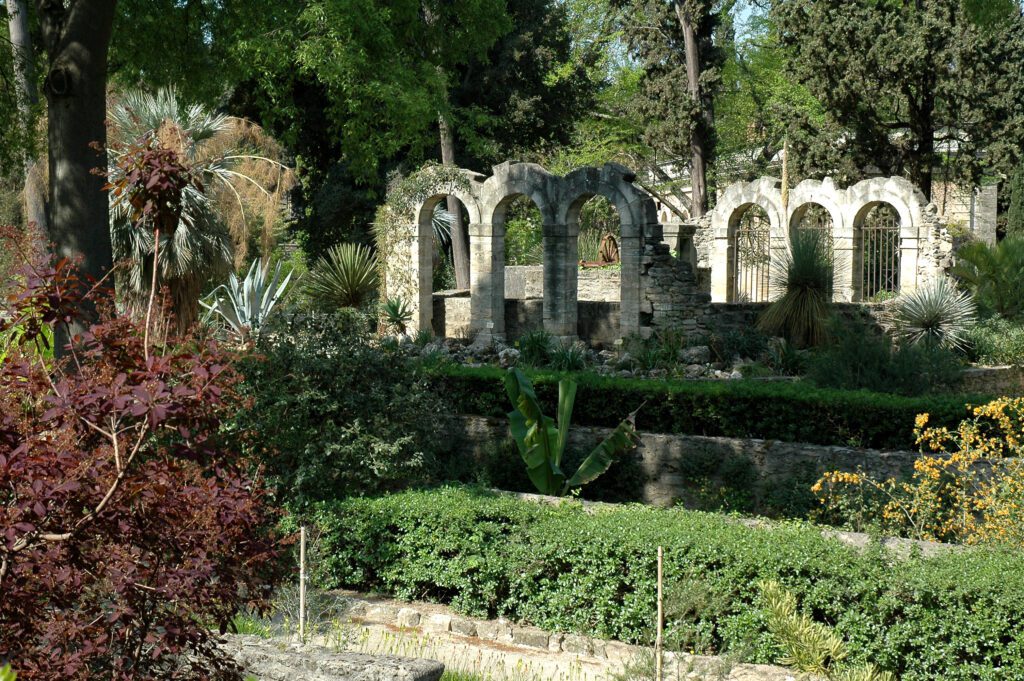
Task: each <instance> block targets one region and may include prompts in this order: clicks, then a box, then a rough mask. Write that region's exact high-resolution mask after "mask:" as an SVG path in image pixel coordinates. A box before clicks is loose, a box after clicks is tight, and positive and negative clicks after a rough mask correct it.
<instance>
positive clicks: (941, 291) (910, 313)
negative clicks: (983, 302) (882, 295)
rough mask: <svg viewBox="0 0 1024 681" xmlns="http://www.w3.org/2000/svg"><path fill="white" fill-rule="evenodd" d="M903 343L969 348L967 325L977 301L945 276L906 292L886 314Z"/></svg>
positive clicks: (972, 320) (887, 320) (973, 318)
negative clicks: (958, 288)
mask: <svg viewBox="0 0 1024 681" xmlns="http://www.w3.org/2000/svg"><path fill="white" fill-rule="evenodd" d="M885 318H886V322H887V324H888V325H889V326H890V327H891V328H892V331H893V335H894V336H895V337H896V339H897V340H898V341H899V342H900V343H911V344H917V343H925V344H927V345H933V346H936V347H941V348H945V349H947V350H965V349H966V348H967V329H969V328H970V327H971V325H972V324H973V323H974V321H975V318H976V311H975V308H974V302H973V301H972V300H971V297H970V296H969V295H968V294H966V293H963V292H961V291H957V290H956V287H955V286H954V285H953V284H952V283H951V282H950V281H949V280H948V279H946V278H945V277H942V278H940V279H938V280H937V281H935V282H934V283H933V284H931V285H928V286H923V287H921V288H918V289H916V290H914V291H912V292H910V293H903V294H900V296H899V297H898V298H897V299H896V300H895V301H894V302H893V303H892V306H891V307H890V308H889V309H888V311H887V313H886V314H885Z"/></svg>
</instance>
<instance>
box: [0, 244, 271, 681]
mask: <svg viewBox="0 0 1024 681" xmlns="http://www.w3.org/2000/svg"><path fill="white" fill-rule="evenodd" d="M24 280H25V281H27V282H30V283H29V284H28V285H27V286H26V287H25V288H23V289H22V290H21V291H19V292H18V293H17V294H16V295H14V296H12V297H11V298H10V299H9V302H10V307H9V308H8V309H6V310H3V312H2V313H0V318H3V319H6V321H5V322H3V324H2V325H0V328H3V327H8V326H10V325H14V324H17V325H21V326H22V327H23V328H26V329H31V330H32V333H30V334H28V335H27V336H25V337H24V338H23V340H24V341H25V342H27V343H31V342H33V340H34V337H35V336H36V335H37V334H39V333H40V332H41V329H42V328H45V326H46V324H48V323H51V322H54V321H56V320H76V321H77V320H79V317H78V313H77V311H78V310H81V308H82V307H83V299H82V297H81V291H80V289H79V285H78V279H77V275H76V274H75V273H74V272H73V271H72V270H71V269H70V268H69V267H68V266H67V265H66V263H59V264H57V265H55V266H52V267H49V268H45V269H41V270H36V271H34V272H33V273H32V274H31V276H28V277H25V278H24ZM100 303H101V305H100V307H101V309H102V310H105V311H106V312H109V311H110V310H112V309H113V301H110V300H102V301H100ZM145 337H146V334H145V332H144V330H143V328H142V326H141V325H140V324H138V323H137V322H135V321H133V320H132V319H130V318H127V317H116V318H115V317H111V316H108V315H107V314H104V315H103V316H102V317H101V319H100V320H99V321H98V323H94V324H92V326H91V327H90V331H89V333H88V334H87V335H84V336H83V337H82V338H81V340H80V341H76V343H75V345H74V346H72V348H71V349H70V351H69V354H70V356H69V357H66V358H65V359H63V360H61V361H59V362H57V363H56V364H55V365H52V366H45V365H43V363H41V362H38V361H37V360H36V358H35V357H34V355H33V354H24V353H22V351H21V349H20V348H15V349H14V350H12V353H11V355H10V356H9V357H8V358H7V359H6V361H4V362H3V363H2V364H0V488H2V489H3V490H4V491H3V494H0V536H2V537H3V539H2V541H0V593H2V594H3V599H2V600H3V602H2V606H0V632H2V633H0V647H2V648H3V656H4V657H5V658H8V659H11V660H15V661H16V663H17V665H18V670H19V672H21V673H22V675H23V677H24V678H44V679H56V678H61V679H63V678H99V677H102V678H114V679H127V678H138V679H158V678H180V679H206V678H213V677H216V678H225V677H227V678H240V676H239V673H238V670H237V669H234V666H233V663H231V662H230V661H229V660H228V659H227V658H226V657H225V655H224V653H223V652H222V651H220V650H219V649H218V648H217V646H216V644H215V643H216V642H215V640H214V639H215V637H214V635H213V632H212V631H211V629H212V628H215V627H217V626H218V625H220V626H226V624H227V622H229V621H230V619H231V617H232V616H233V615H234V613H235V612H237V610H238V609H239V608H241V607H243V606H246V605H248V603H247V601H251V602H253V603H254V604H259V603H260V602H261V601H263V600H264V599H265V597H266V595H267V593H268V589H269V588H270V586H272V584H273V580H274V579H275V577H276V576H277V574H276V572H277V563H276V561H275V560H274V558H275V555H276V549H275V548H274V544H275V543H276V542H275V538H274V536H273V533H272V531H271V527H272V525H273V523H274V521H275V518H274V514H273V513H272V511H271V509H270V508H269V507H268V506H267V505H266V503H265V502H266V497H267V492H266V488H265V486H264V484H263V483H262V481H261V479H260V478H259V477H258V476H254V475H253V471H254V470H255V466H254V465H253V462H252V461H251V460H249V459H247V458H244V457H243V456H241V455H240V453H239V451H238V450H237V449H236V448H235V447H234V446H233V443H232V442H231V441H230V440H229V439H227V438H226V436H225V430H226V429H225V425H226V423H227V422H228V421H229V419H230V418H231V416H232V415H233V414H234V413H235V411H236V410H237V409H238V408H239V404H240V401H241V400H240V397H239V394H238V391H237V386H238V376H237V374H236V372H235V371H234V370H233V369H232V368H231V365H232V363H233V361H234V359H235V358H234V356H231V355H227V354H225V353H223V352H221V351H220V350H218V349H217V347H216V345H215V344H213V343H209V342H203V341H202V339H185V340H182V341H180V344H179V345H176V346H171V345H168V346H164V347H162V348H160V351H159V352H155V351H152V350H151V349H150V348H148V347H147V346H146V344H145V340H144V339H145Z"/></svg>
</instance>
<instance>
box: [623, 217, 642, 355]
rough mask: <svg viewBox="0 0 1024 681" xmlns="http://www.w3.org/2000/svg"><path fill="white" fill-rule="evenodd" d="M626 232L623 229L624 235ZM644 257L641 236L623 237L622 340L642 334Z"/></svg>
mask: <svg viewBox="0 0 1024 681" xmlns="http://www.w3.org/2000/svg"><path fill="white" fill-rule="evenodd" d="M626 231H627V230H626V229H625V228H623V229H622V232H623V233H625V232H626ZM631 231H632V230H631ZM643 255H644V254H643V239H642V238H640V236H639V235H636V236H623V237H622V239H621V241H620V243H619V257H620V258H621V260H622V262H621V267H622V271H621V273H620V284H619V286H620V294H619V337H620V338H625V337H626V336H629V335H631V334H635V333H640V303H641V300H640V297H641V287H640V262H641V260H642V258H643Z"/></svg>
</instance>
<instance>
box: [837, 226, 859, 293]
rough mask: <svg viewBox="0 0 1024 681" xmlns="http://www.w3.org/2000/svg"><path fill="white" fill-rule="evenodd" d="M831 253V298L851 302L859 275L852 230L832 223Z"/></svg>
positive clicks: (855, 291)
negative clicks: (832, 269) (832, 268)
mask: <svg viewBox="0 0 1024 681" xmlns="http://www.w3.org/2000/svg"><path fill="white" fill-rule="evenodd" d="M833 229H834V230H835V231H834V232H833V234H832V253H833V258H834V264H835V273H834V274H833V278H832V300H833V301H834V302H837V303H849V302H852V301H853V299H854V296H856V294H857V290H858V288H859V284H858V282H857V277H859V276H860V266H859V262H860V261H859V259H858V258H859V255H860V254H858V253H856V252H855V250H854V249H855V247H856V243H857V241H856V239H854V238H853V230H851V229H846V228H840V227H839V226H836V225H835V224H834V223H833Z"/></svg>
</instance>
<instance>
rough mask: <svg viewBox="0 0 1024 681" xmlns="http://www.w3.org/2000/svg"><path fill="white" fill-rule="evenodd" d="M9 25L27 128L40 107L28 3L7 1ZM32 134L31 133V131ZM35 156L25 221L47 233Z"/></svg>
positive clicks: (30, 160) (28, 168) (29, 162)
mask: <svg viewBox="0 0 1024 681" xmlns="http://www.w3.org/2000/svg"><path fill="white" fill-rule="evenodd" d="M7 17H8V18H7V25H8V28H9V30H10V34H11V50H12V52H13V54H12V56H13V59H14V79H15V83H16V85H17V88H18V108H19V109H20V111H21V116H22V119H23V120H24V121H25V125H26V126H28V125H31V124H32V109H33V108H35V106H36V105H37V104H39V92H38V91H37V90H36V69H35V59H34V56H33V52H32V34H31V33H29V28H28V4H27V3H26V1H25V0H7ZM29 132H31V130H30V131H29ZM37 162H38V161H37V159H36V157H35V154H29V155H27V156H26V158H25V167H24V168H23V169H22V170H23V171H24V175H25V217H26V219H27V222H29V223H30V224H31V223H35V225H36V226H37V227H38V228H39V229H40V230H41V231H42V232H43V233H45V232H46V231H47V224H46V197H45V196H44V192H45V191H46V188H45V187H44V186H43V183H42V182H41V181H40V179H39V177H38V169H37V168H36V164H37Z"/></svg>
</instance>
